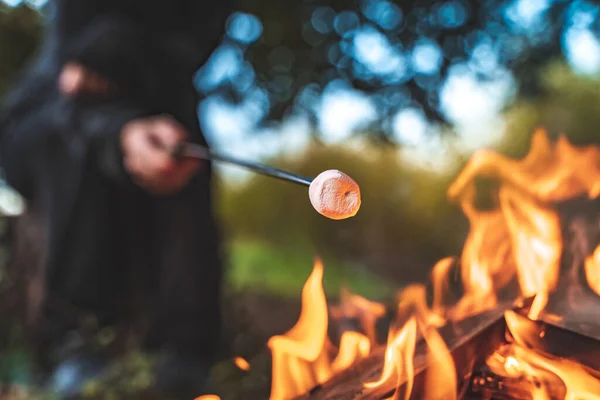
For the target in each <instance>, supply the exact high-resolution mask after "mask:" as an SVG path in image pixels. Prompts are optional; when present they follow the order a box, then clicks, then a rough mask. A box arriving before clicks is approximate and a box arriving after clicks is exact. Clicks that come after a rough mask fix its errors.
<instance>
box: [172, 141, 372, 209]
mask: <svg viewBox="0 0 600 400" xmlns="http://www.w3.org/2000/svg"><path fill="white" fill-rule="evenodd" d="M171 155H172V156H173V157H174V158H175V159H182V158H186V157H191V158H197V159H202V160H216V161H223V162H226V163H229V164H234V165H238V166H241V167H244V168H248V169H249V170H252V171H254V172H257V173H259V174H262V175H266V176H270V177H273V178H277V179H281V180H284V181H288V182H293V183H296V184H300V185H304V186H308V196H309V199H310V202H311V204H312V206H313V207H314V209H315V210H316V211H317V212H318V213H319V214H321V215H323V216H325V217H327V218H330V219H335V220H339V219H345V218H350V217H353V216H355V215H356V213H357V212H358V209H359V208H360V205H361V199H360V188H359V187H358V185H357V184H356V182H354V180H352V178H350V177H349V176H348V175H346V174H345V173H343V172H341V171H338V170H328V171H324V172H322V173H320V174H319V175H317V177H316V178H314V179H311V178H306V177H304V176H300V175H296V174H293V173H291V172H287V171H283V170H280V169H277V168H273V167H270V166H267V165H263V164H258V163H254V162H249V161H245V160H240V159H238V158H234V157H231V156H226V155H223V154H218V153H215V152H214V151H212V150H210V149H208V148H206V147H204V146H201V145H198V144H194V143H189V142H183V143H181V144H180V145H178V146H176V147H175V149H174V150H173V151H172V152H171Z"/></svg>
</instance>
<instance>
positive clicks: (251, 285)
mask: <svg viewBox="0 0 600 400" xmlns="http://www.w3.org/2000/svg"><path fill="white" fill-rule="evenodd" d="M316 256H319V257H320V258H321V259H322V260H323V266H324V270H325V273H324V276H323V288H324V290H325V292H326V294H327V295H329V296H334V297H335V296H337V294H338V293H339V291H340V289H341V288H342V287H343V286H346V287H347V288H348V289H350V290H351V291H352V292H354V293H357V294H360V295H362V296H365V297H367V298H372V299H379V298H381V297H383V296H387V295H389V294H390V293H391V290H392V289H391V287H390V286H389V285H388V284H387V283H386V282H385V281H384V280H383V279H380V278H378V277H377V276H375V275H373V274H371V273H369V272H367V271H364V270H361V269H358V268H352V267H351V266H348V265H346V264H344V263H342V262H340V261H339V260H336V259H335V258H333V257H328V256H326V255H324V256H320V255H316V254H312V253H311V252H310V251H309V250H305V249H302V248H298V247H295V248H286V249H284V248H281V247H275V246H273V245H270V244H268V243H264V242H260V241H250V240H237V241H233V242H232V243H230V248H229V259H230V262H229V269H228V282H229V286H230V288H231V289H233V290H247V291H257V292H262V293H265V292H266V293H268V294H272V295H277V296H283V297H291V298H297V299H299V298H300V293H301V291H302V287H303V286H304V283H305V282H306V279H307V278H308V276H309V275H310V273H311V271H312V268H313V263H314V260H315V257H316Z"/></svg>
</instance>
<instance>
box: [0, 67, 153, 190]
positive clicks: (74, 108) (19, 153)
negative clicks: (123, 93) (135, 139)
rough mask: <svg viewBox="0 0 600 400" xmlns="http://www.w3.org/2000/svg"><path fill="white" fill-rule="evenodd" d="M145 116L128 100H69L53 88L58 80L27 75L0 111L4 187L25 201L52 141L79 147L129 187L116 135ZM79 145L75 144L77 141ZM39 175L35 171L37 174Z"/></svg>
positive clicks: (113, 177) (50, 77)
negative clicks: (13, 190) (6, 185)
mask: <svg viewBox="0 0 600 400" xmlns="http://www.w3.org/2000/svg"><path fill="white" fill-rule="evenodd" d="M144 115H146V113H145V112H144V111H143V110H142V109H141V108H140V107H138V106H136V105H135V104H133V103H132V102H128V101H125V100H111V101H105V102H97V101H95V102H85V101H80V100H69V99H66V98H65V97H64V96H61V95H60V93H59V92H58V90H57V88H56V78H55V77H52V76H39V75H37V76H36V75H35V74H30V75H29V76H26V77H25V79H24V80H23V82H22V84H20V85H17V86H16V87H15V89H14V90H13V91H12V92H11V93H10V94H9V95H8V97H7V98H6V101H5V104H4V107H3V108H2V109H1V110H0V167H1V168H2V170H3V172H4V175H5V179H6V181H7V183H8V184H9V185H10V186H11V187H13V188H14V189H15V190H17V191H18V192H19V193H20V194H21V195H22V196H23V197H25V198H26V199H27V198H30V197H31V196H32V193H33V190H34V186H35V182H36V180H37V179H41V177H39V176H36V174H39V173H40V172H39V171H42V172H43V171H44V168H43V166H42V168H36V167H35V166H36V163H37V165H39V163H40V162H43V159H44V157H41V155H42V154H43V152H44V151H45V150H46V149H47V144H48V142H50V141H56V140H59V141H62V143H63V145H65V146H72V145H73V144H81V146H84V147H86V148H85V151H86V153H87V155H88V156H91V157H94V158H95V160H96V161H97V162H98V163H99V166H100V168H101V170H102V171H103V172H104V173H106V175H107V176H109V177H110V178H112V179H114V180H116V181H119V182H123V183H129V182H130V179H129V177H128V176H127V174H126V172H125V170H124V168H123V162H122V154H121V149H120V141H119V136H120V132H121V130H122V128H123V126H124V125H125V124H127V123H128V122H129V121H132V120H134V119H136V118H139V117H141V116H144ZM75 142H77V143H75ZM36 171H38V172H36Z"/></svg>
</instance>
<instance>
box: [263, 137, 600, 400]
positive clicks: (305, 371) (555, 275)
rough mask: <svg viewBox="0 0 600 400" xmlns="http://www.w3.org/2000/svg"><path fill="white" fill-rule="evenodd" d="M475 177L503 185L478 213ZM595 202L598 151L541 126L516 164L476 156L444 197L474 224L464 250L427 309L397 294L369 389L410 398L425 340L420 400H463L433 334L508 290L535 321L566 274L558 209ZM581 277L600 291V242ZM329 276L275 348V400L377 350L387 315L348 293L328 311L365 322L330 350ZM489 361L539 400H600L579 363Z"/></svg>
mask: <svg viewBox="0 0 600 400" xmlns="http://www.w3.org/2000/svg"><path fill="white" fill-rule="evenodd" d="M479 177H486V178H490V179H494V180H496V181H497V182H498V184H499V185H498V187H497V191H496V192H495V193H492V194H493V196H494V198H495V199H496V207H495V208H494V209H491V210H481V209H478V207H476V201H475V200H476V194H477V193H476V186H475V182H476V179H477V178H479ZM599 195H600V147H594V146H589V147H584V148H576V147H574V146H572V145H571V144H570V143H569V142H568V141H567V140H566V139H565V138H564V137H560V138H559V139H558V140H557V141H556V142H550V140H549V138H548V136H547V135H546V133H545V132H544V131H543V130H537V131H536V132H535V133H534V135H533V138H532V142H531V149H530V152H529V153H528V154H527V155H526V156H525V157H524V158H523V159H521V160H512V159H509V158H506V157H504V156H502V155H500V154H497V153H495V152H492V151H488V150H482V151H479V152H477V153H476V154H475V155H474V156H473V157H472V158H471V160H470V161H469V163H468V164H467V166H466V167H465V168H464V170H463V171H462V172H461V173H460V174H459V175H458V177H457V179H456V180H455V181H454V182H453V184H452V185H451V186H450V188H449V190H448V197H449V198H450V199H451V200H453V201H455V202H456V203H457V204H458V205H460V207H461V209H462V211H463V212H464V214H465V215H466V216H467V218H468V219H469V222H470V232H469V235H468V237H467V240H466V242H465V245H464V248H463V253H462V255H461V257H460V259H458V260H455V259H454V258H446V259H443V260H441V261H440V262H438V263H437V264H436V265H435V267H434V268H433V271H432V281H433V302H432V305H431V307H429V305H428V302H427V296H426V294H427V293H426V290H425V287H424V286H422V285H412V286H409V287H407V288H405V289H404V290H403V291H402V292H401V293H400V294H399V296H398V306H397V310H396V312H397V316H396V319H395V321H394V322H393V323H392V325H391V327H390V329H389V334H388V339H387V344H386V348H385V353H384V354H385V357H384V365H383V367H382V373H381V376H380V378H379V379H378V380H377V381H375V382H367V383H365V384H364V387H365V388H366V389H377V388H380V387H384V388H389V387H392V388H393V387H396V388H397V390H396V392H395V394H394V395H393V397H392V398H393V399H408V398H410V397H411V394H412V391H413V390H414V387H415V384H414V382H415V379H416V375H415V374H416V372H415V366H414V357H415V351H416V348H417V342H418V340H419V339H420V337H422V339H423V341H424V343H425V344H426V346H427V349H428V353H427V366H428V367H427V369H426V375H425V381H424V391H425V392H424V396H425V397H424V398H427V399H442V398H443V399H456V398H458V386H457V382H458V379H457V372H456V368H455V365H454V360H453V357H452V354H451V352H450V350H449V348H448V346H447V344H446V343H445V342H444V340H443V338H442V336H441V335H440V333H439V331H438V329H439V328H441V327H442V326H444V325H445V324H452V323H455V322H457V321H460V320H463V319H465V318H466V317H470V316H473V315H477V314H481V313H482V312H484V311H486V310H490V309H493V308H494V307H496V306H497V305H498V302H499V294H500V292H501V290H502V289H504V288H507V287H508V288H510V287H512V286H508V285H510V284H513V283H514V284H516V287H517V288H518V291H519V296H520V297H519V298H521V299H522V298H532V297H535V299H534V302H533V305H532V306H531V307H530V310H529V315H528V316H529V318H530V319H534V320H535V319H537V318H539V316H540V315H542V313H543V311H544V308H545V306H546V303H547V302H548V298H549V296H550V295H551V294H552V293H553V292H554V291H555V289H556V287H557V285H558V279H559V275H560V274H559V272H560V271H559V268H560V259H561V255H562V252H563V238H562V232H561V226H560V221H559V216H558V214H557V212H556V210H555V208H554V204H555V203H556V202H559V201H564V200H567V199H571V198H574V197H578V196H587V197H588V198H596V197H598V196H599ZM455 265H457V266H458V267H459V268H460V272H461V279H462V287H463V294H462V297H460V299H458V301H456V302H454V304H447V303H448V299H447V297H448V295H449V280H448V277H449V275H450V273H451V272H452V270H453V267H454V266H455ZM584 270H585V276H586V280H587V284H588V285H589V286H590V288H591V289H592V290H593V291H594V292H595V293H596V294H598V295H600V246H599V247H598V248H597V249H596V250H595V252H594V253H593V254H592V255H590V256H589V257H588V258H587V259H586V260H585V266H584ZM322 276H323V267H322V265H321V264H320V262H318V261H317V263H315V266H314V270H313V272H312V274H311V276H310V277H309V278H308V280H307V282H306V284H305V286H304V289H303V292H302V312H301V315H300V318H299V320H298V323H297V324H296V326H295V327H294V328H292V329H291V330H290V331H289V332H287V333H286V334H284V335H281V336H275V337H273V338H272V339H271V340H270V341H269V347H270V348H271V351H272V354H273V385H272V392H271V399H272V400H277V399H291V398H294V397H295V396H299V395H302V394H304V393H306V392H307V391H308V390H310V389H311V388H313V387H314V386H316V385H318V384H320V383H323V382H324V381H326V380H327V379H328V378H330V377H331V376H332V375H333V374H335V373H338V372H339V371H341V370H343V369H346V368H348V367H350V366H351V365H352V364H353V363H355V362H356V361H357V360H359V359H360V358H364V357H366V356H367V355H368V354H369V353H370V352H371V350H372V349H373V348H374V347H375V346H377V342H376V332H375V322H376V321H377V319H378V318H380V317H382V316H383V315H384V314H385V308H384V307H383V306H382V305H380V304H378V303H373V302H370V301H368V300H366V299H363V298H361V297H360V296H356V295H353V294H350V293H348V292H347V291H345V292H343V293H342V296H341V297H342V299H341V303H340V305H339V306H337V307H332V310H331V312H332V316H333V317H334V318H335V319H340V318H342V317H346V318H355V319H358V320H359V321H360V322H361V326H362V329H363V333H364V334H363V333H358V332H351V331H348V332H344V333H343V335H342V338H341V341H340V349H339V350H336V349H335V348H333V346H332V344H331V343H330V341H329V339H328V337H327V328H328V314H327V303H326V299H325V294H324V293H323V288H322V284H321V279H322ZM512 300H515V299H512ZM513 317H514V316H511V314H510V313H508V314H506V321H507V324H508V327H509V330H510V331H511V332H512V333H515V332H517V331H518V329H520V328H519V326H518V323H517V322H516V320H515V318H513ZM513 336H515V337H518V335H517V334H515V335H513ZM336 351H337V356H336V357H335V359H334V360H333V361H332V360H331V358H332V355H333V354H335V352H336ZM488 365H489V366H490V368H493V369H494V371H495V372H496V373H498V374H499V375H501V376H508V377H523V376H524V377H526V378H527V379H528V380H529V382H533V383H535V384H533V383H532V385H530V388H529V392H530V397H531V398H534V399H539V400H542V399H549V398H553V397H552V396H551V392H552V390H551V389H552V388H550V387H549V386H547V385H546V383H547V382H550V381H552V379H553V378H552V377H558V378H559V379H560V380H561V381H562V383H563V384H564V386H565V387H566V397H565V399H567V400H575V399H584V400H600V394H594V393H600V380H599V379H598V378H597V377H596V376H593V375H592V374H590V373H589V372H588V371H586V370H584V368H583V367H581V366H579V365H578V364H576V363H574V362H571V361H568V360H561V359H553V358H551V357H549V356H548V355H545V354H541V353H537V352H536V351H534V350H532V349H529V348H527V347H526V346H525V345H524V344H523V343H518V342H513V343H510V344H508V345H506V346H505V347H503V348H502V349H501V350H499V351H498V352H496V353H495V354H494V355H493V356H492V357H490V359H489V360H488ZM440 377H443V379H440ZM555 380H556V378H554V381H555Z"/></svg>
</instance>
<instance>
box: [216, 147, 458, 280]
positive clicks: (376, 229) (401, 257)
mask: <svg viewBox="0 0 600 400" xmlns="http://www.w3.org/2000/svg"><path fill="white" fill-rule="evenodd" d="M270 162H271V163H273V164H276V165H279V166H281V167H284V168H288V169H290V170H294V171H299V172H300V173H302V174H304V175H306V176H316V175H317V174H318V173H319V172H321V171H323V170H326V169H332V168H336V169H341V170H343V171H345V172H347V173H348V174H349V175H351V176H352V177H353V178H354V179H355V180H356V181H357V182H358V183H359V185H360V186H361V196H362V206H361V209H360V211H359V213H358V214H357V215H356V216H355V217H353V218H351V219H347V220H341V221H332V220H329V219H327V218H325V217H323V216H321V215H319V214H318V213H317V212H316V211H315V210H314V209H313V208H312V206H311V204H310V202H309V199H308V195H307V193H306V190H305V189H303V188H301V187H298V186H296V185H290V184H286V183H282V182H279V181H274V180H273V179H269V178H264V177H261V176H258V177H255V178H253V179H251V180H249V181H248V182H247V183H246V184H244V185H241V186H229V187H227V188H226V189H225V190H224V191H223V192H222V196H223V198H222V200H223V201H221V202H220V203H219V204H220V206H221V213H222V215H223V220H224V222H225V227H226V231H227V232H228V233H229V234H230V235H232V236H237V237H238V238H242V239H244V238H250V239H255V238H260V239H262V240H266V241H268V242H270V243H273V244H275V245H277V246H278V247H293V248H304V249H305V251H306V252H307V253H308V254H331V255H332V256H335V257H337V258H338V259H340V260H343V261H345V262H346V263H348V265H350V266H352V265H353V266H355V267H356V268H365V269H368V270H371V271H373V272H376V273H378V274H379V275H380V276H384V277H386V278H388V279H392V280H393V281H395V282H397V283H402V282H408V281H415V280H423V279H425V278H426V277H427V275H428V273H429V269H430V267H431V266H433V264H434V263H435V261H437V260H438V259H439V258H441V257H445V256H448V255H458V254H460V249H461V247H462V243H463V241H464V238H465V235H466V233H467V229H468V224H467V222H466V219H465V218H464V217H463V216H462V214H461V212H460V210H459V209H458V208H456V207H455V206H454V205H452V204H450V203H448V201H447V200H446V189H447V187H448V185H449V183H450V181H451V179H452V174H444V175H440V174H436V173H430V172H425V171H419V170H416V169H413V168H411V167H410V166H408V165H407V164H403V163H401V160H400V158H399V157H398V153H397V152H396V151H395V150H394V149H391V148H387V147H382V146H371V145H369V146H365V147H364V148H361V149H355V150H351V149H347V148H343V147H335V146H327V147H325V146H319V145H315V146H312V147H309V149H308V150H307V151H306V152H304V153H303V154H300V155H298V157H297V158H296V157H294V158H293V159H284V158H278V159H275V160H270ZM265 193H268V196H265Z"/></svg>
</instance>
